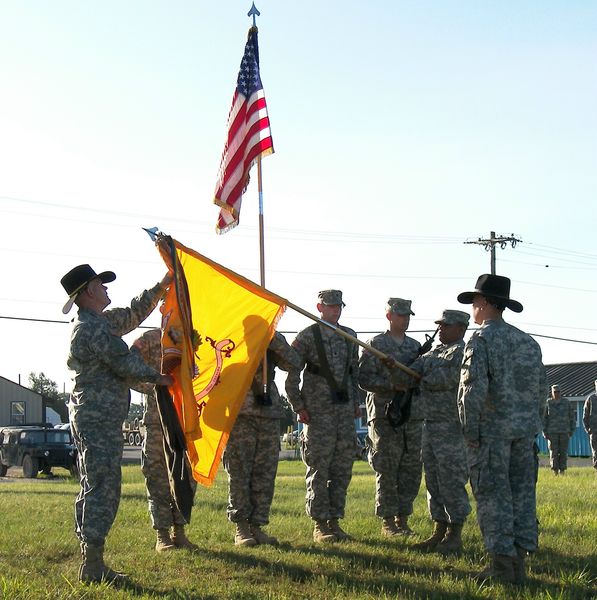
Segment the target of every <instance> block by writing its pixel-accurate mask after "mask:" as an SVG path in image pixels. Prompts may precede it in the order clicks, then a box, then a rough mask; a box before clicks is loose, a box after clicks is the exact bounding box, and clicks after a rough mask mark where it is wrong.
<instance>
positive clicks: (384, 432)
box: [359, 331, 423, 519]
mask: <svg viewBox="0 0 597 600" xmlns="http://www.w3.org/2000/svg"><path fill="white" fill-rule="evenodd" d="M369 345H371V346H373V347H374V348H376V349H377V350H380V351H381V352H383V353H384V354H387V355H388V356H391V357H392V358H394V359H396V360H397V361H398V362H400V363H402V364H403V365H410V364H411V363H412V362H413V361H414V360H415V359H416V358H417V357H418V355H419V349H420V348H421V344H419V342H417V341H416V340H414V339H413V338H410V337H408V336H404V340H403V342H402V343H401V344H400V343H398V342H397V341H396V340H395V339H394V338H393V337H392V334H391V333H390V332H389V331H386V332H385V333H382V334H380V335H376V336H375V337H374V338H373V339H371V340H370V341H369ZM412 384H413V378H412V377H411V376H410V375H407V374H406V373H404V372H403V371H400V370H398V369H389V368H388V367H386V366H385V365H384V364H383V363H382V362H381V360H380V359H379V358H377V357H376V356H374V355H373V354H371V353H370V352H367V351H366V350H364V351H363V353H362V354H361V360H360V364H359V385H360V386H361V387H362V388H363V389H364V390H367V392H368V394H367V423H368V429H369V431H368V435H369V439H370V442H371V446H370V450H369V464H370V465H371V467H372V468H373V470H374V471H375V482H376V488H375V514H376V515H377V516H378V517H381V518H382V519H389V518H393V517H395V516H398V515H403V516H408V515H410V514H411V513H412V511H413V501H414V499H415V498H416V497H417V494H418V493H419V487H420V485H421V475H422V473H421V433H422V428H423V420H422V419H423V414H422V411H421V407H420V405H419V402H418V399H417V398H414V399H413V402H412V408H411V414H410V418H409V420H408V421H407V422H406V423H405V424H404V425H401V426H400V427H399V428H398V430H397V431H396V430H395V429H394V427H392V425H390V423H389V421H388V419H387V417H386V415H385V406H386V404H387V403H389V402H390V401H391V400H392V398H393V397H394V390H395V389H396V386H404V388H406V387H408V386H411V385H412Z"/></svg>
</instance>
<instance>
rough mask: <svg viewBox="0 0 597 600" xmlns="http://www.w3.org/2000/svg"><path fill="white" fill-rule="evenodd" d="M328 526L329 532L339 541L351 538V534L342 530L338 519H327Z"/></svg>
mask: <svg viewBox="0 0 597 600" xmlns="http://www.w3.org/2000/svg"><path fill="white" fill-rule="evenodd" d="M328 527H329V528H330V530H331V532H332V533H333V534H334V535H335V536H336V538H337V540H338V541H339V542H344V541H349V540H352V539H353V537H352V536H350V535H348V533H346V531H344V529H342V527H340V523H339V522H338V519H330V520H329V521H328Z"/></svg>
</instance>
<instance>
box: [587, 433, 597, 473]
mask: <svg viewBox="0 0 597 600" xmlns="http://www.w3.org/2000/svg"><path fill="white" fill-rule="evenodd" d="M589 440H590V441H591V452H592V455H593V466H594V467H595V468H596V469H597V432H596V431H594V432H593V433H591V434H589Z"/></svg>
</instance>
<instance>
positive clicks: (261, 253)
mask: <svg viewBox="0 0 597 600" xmlns="http://www.w3.org/2000/svg"><path fill="white" fill-rule="evenodd" d="M260 14H261V13H260V12H259V11H258V10H257V7H256V6H255V2H253V3H252V5H251V9H250V10H249V12H248V13H247V16H248V17H251V16H252V17H253V27H255V28H257V21H256V19H255V18H256V17H258V16H259V15H260ZM257 190H258V194H259V278H260V279H259V280H260V282H261V287H262V288H263V289H265V227H264V224H263V178H262V173H261V154H259V155H258V156H257ZM261 378H262V379H261V380H262V382H263V395H264V396H267V394H268V382H267V353H266V354H265V356H264V357H263V362H262V370H261Z"/></svg>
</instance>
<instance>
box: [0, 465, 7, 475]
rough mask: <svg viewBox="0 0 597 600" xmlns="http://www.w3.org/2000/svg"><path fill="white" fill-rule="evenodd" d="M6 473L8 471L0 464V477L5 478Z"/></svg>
mask: <svg viewBox="0 0 597 600" xmlns="http://www.w3.org/2000/svg"><path fill="white" fill-rule="evenodd" d="M6 471H8V467H7V466H6V465H3V464H0V477H6Z"/></svg>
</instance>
